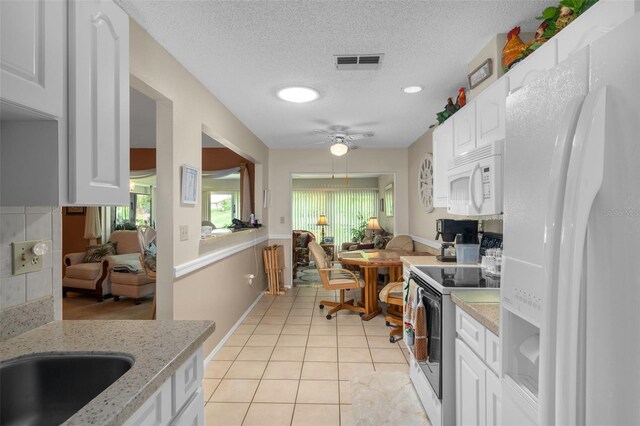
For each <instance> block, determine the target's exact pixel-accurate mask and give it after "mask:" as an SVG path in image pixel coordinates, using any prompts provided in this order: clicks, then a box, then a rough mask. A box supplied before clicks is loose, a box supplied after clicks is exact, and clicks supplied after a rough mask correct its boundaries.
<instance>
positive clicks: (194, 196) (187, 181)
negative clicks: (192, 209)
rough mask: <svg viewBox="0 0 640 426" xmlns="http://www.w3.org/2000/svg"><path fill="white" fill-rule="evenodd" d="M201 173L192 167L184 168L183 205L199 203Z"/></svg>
mask: <svg viewBox="0 0 640 426" xmlns="http://www.w3.org/2000/svg"><path fill="white" fill-rule="evenodd" d="M199 173H200V171H199V170H198V169H197V168H195V167H192V166H188V165H186V164H185V165H183V166H182V188H181V191H180V194H181V197H180V201H181V202H182V204H197V203H198V174H199Z"/></svg>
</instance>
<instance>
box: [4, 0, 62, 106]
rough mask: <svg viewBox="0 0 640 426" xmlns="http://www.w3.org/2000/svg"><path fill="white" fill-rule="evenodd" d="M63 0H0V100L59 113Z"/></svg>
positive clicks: (60, 104)
mask: <svg viewBox="0 0 640 426" xmlns="http://www.w3.org/2000/svg"><path fill="white" fill-rule="evenodd" d="M65 12H66V10H65V3H64V2H62V1H46V0H3V1H0V70H1V79H0V85H1V86H2V87H1V88H0V93H1V97H2V100H4V101H8V102H9V103H12V104H16V105H20V106H22V107H25V108H27V109H29V110H32V111H36V112H40V113H44V114H46V115H49V116H52V117H62V115H63V114H62V113H63V102H64V97H63V81H64V78H63V74H64V62H63V61H64V40H65V38H64V32H65V29H64V14H65Z"/></svg>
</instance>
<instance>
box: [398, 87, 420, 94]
mask: <svg viewBox="0 0 640 426" xmlns="http://www.w3.org/2000/svg"><path fill="white" fill-rule="evenodd" d="M402 91H403V92H404V93H409V94H412V93H418V92H420V91H422V87H420V86H407V87H403V88H402Z"/></svg>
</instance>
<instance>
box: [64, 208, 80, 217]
mask: <svg viewBox="0 0 640 426" xmlns="http://www.w3.org/2000/svg"><path fill="white" fill-rule="evenodd" d="M64 212H65V214H66V215H67V216H69V215H83V214H84V213H85V208H84V207H65V208H64Z"/></svg>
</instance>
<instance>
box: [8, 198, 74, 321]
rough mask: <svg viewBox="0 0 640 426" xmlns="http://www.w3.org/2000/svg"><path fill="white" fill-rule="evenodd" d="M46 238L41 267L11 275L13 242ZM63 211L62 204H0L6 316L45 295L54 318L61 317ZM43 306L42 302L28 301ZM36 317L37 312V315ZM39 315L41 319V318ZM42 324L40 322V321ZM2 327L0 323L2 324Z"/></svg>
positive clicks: (24, 310)
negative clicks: (9, 205) (46, 246)
mask: <svg viewBox="0 0 640 426" xmlns="http://www.w3.org/2000/svg"><path fill="white" fill-rule="evenodd" d="M29 240H43V241H44V242H45V243H46V244H47V245H48V246H49V252H48V253H47V254H46V255H45V257H44V262H43V265H42V270H40V271H37V272H30V273H28V274H24V275H15V276H12V275H11V243H12V242H16V241H29ZM61 288H62V210H61V208H60V207H46V206H45V207H0V311H3V312H4V314H5V316H6V315H12V313H13V312H19V313H21V315H25V312H27V313H28V309H15V307H17V306H19V305H22V304H26V303H27V302H32V301H35V300H38V299H42V298H46V300H45V303H51V301H53V307H52V308H53V315H54V318H55V319H57V320H59V319H62V290H61ZM28 306H34V307H37V306H39V308H40V309H41V308H42V306H41V304H31V303H29V304H27V305H25V307H28ZM34 317H38V315H36V314H34ZM41 317H42V316H40V317H39V318H41ZM38 325H41V324H38ZM0 326H1V325H0Z"/></svg>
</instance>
